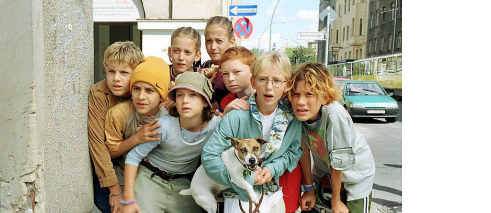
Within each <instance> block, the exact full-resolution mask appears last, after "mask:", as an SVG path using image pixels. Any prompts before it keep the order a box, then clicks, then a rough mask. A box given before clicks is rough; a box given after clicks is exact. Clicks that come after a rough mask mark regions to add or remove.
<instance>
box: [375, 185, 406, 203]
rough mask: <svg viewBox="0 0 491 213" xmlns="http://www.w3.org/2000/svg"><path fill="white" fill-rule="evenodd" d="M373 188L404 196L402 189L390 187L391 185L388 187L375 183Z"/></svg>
mask: <svg viewBox="0 0 491 213" xmlns="http://www.w3.org/2000/svg"><path fill="white" fill-rule="evenodd" d="M373 189H376V190H379V191H384V192H388V193H392V194H395V195H399V196H401V197H402V191H401V190H398V189H394V188H390V187H387V186H381V185H378V184H376V183H374V184H373ZM374 200H375V198H374Z"/></svg>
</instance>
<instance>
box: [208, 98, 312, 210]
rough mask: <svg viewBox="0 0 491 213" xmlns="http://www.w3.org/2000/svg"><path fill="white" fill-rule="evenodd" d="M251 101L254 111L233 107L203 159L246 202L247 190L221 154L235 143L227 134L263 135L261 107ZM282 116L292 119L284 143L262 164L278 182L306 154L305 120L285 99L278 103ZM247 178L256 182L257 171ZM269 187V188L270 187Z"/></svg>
mask: <svg viewBox="0 0 491 213" xmlns="http://www.w3.org/2000/svg"><path fill="white" fill-rule="evenodd" d="M253 96H254V95H253ZM251 100H252V102H251ZM249 104H251V107H250V110H248V111H243V110H232V111H230V112H229V113H227V114H226V115H225V116H224V117H223V118H222V120H221V121H220V123H219V124H218V126H217V128H216V129H215V131H214V132H213V134H212V135H211V136H210V138H209V139H208V141H207V142H206V144H205V146H204V147H203V152H202V155H201V161H202V163H203V166H204V168H205V171H206V173H207V174H208V176H209V177H210V178H211V179H213V180H214V181H216V182H218V183H220V184H222V185H225V186H229V187H231V188H232V189H233V191H234V192H236V193H238V195H239V199H240V200H243V201H248V200H249V197H248V195H247V193H246V192H245V191H244V190H242V189H241V188H239V187H237V186H236V185H235V184H233V183H232V182H231V180H230V175H229V173H228V171H227V169H226V168H225V165H224V164H223V161H222V157H221V153H222V152H223V151H224V150H226V149H228V148H230V147H231V145H232V144H231V141H230V140H226V139H225V137H234V138H237V139H247V138H255V137H262V124H261V121H260V120H258V119H257V112H256V111H255V110H254V109H257V107H255V106H253V105H254V104H255V102H254V98H251V99H249ZM255 114H256V116H255ZM278 116H283V118H285V122H286V121H287V122H288V124H287V125H286V131H285V130H283V131H284V136H283V138H282V140H281V146H280V147H279V149H275V150H274V152H273V153H271V154H270V155H269V156H267V157H266V158H265V159H263V163H262V165H261V166H262V168H264V167H268V169H269V170H270V171H271V174H272V176H273V178H275V179H276V182H277V183H279V180H278V178H279V177H280V176H281V175H282V174H283V173H284V172H285V171H286V170H287V169H288V171H290V172H291V171H293V170H294V169H295V167H296V166H297V163H298V161H299V160H300V157H302V155H303V151H302V147H301V139H302V124H301V122H300V121H299V120H297V119H296V118H295V116H293V114H292V113H291V111H290V110H288V107H287V106H286V104H285V103H283V102H280V104H278V109H277V113H276V116H275V120H278ZM275 124H276V122H275V123H274V124H273V128H272V129H273V130H272V131H275V130H276V131H277V128H276V129H275ZM269 143H270V142H268V143H266V144H264V145H263V148H264V146H268V144H269ZM247 181H248V182H249V183H250V184H251V185H253V183H254V172H253V173H252V174H251V176H250V177H249V178H248V179H247ZM265 189H266V190H267V188H266V187H265ZM255 190H256V191H259V190H260V187H259V186H256V187H255ZM229 191H230V190H229Z"/></svg>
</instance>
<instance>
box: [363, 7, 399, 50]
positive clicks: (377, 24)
mask: <svg viewBox="0 0 491 213" xmlns="http://www.w3.org/2000/svg"><path fill="white" fill-rule="evenodd" d="M369 1H370V2H369V4H368V8H369V9H368V14H369V16H368V20H369V21H368V33H367V48H366V55H367V57H376V56H382V55H391V54H396V53H402V0H369Z"/></svg>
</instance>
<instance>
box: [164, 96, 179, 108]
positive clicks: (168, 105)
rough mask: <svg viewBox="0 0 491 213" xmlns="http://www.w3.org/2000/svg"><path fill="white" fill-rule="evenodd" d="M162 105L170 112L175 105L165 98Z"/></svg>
mask: <svg viewBox="0 0 491 213" xmlns="http://www.w3.org/2000/svg"><path fill="white" fill-rule="evenodd" d="M163 105H164V107H165V108H166V109H167V110H170V108H172V107H173V106H175V105H176V102H174V101H172V100H171V99H170V98H167V99H166V100H165V101H164V103H163Z"/></svg>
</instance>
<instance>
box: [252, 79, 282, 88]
mask: <svg viewBox="0 0 491 213" xmlns="http://www.w3.org/2000/svg"><path fill="white" fill-rule="evenodd" d="M270 81H271V83H273V87H276V88H278V87H280V86H281V85H282V84H283V82H286V81H283V80H279V79H271V80H269V79H267V78H258V79H257V85H259V86H264V85H266V84H267V83H269V82H270Z"/></svg>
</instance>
